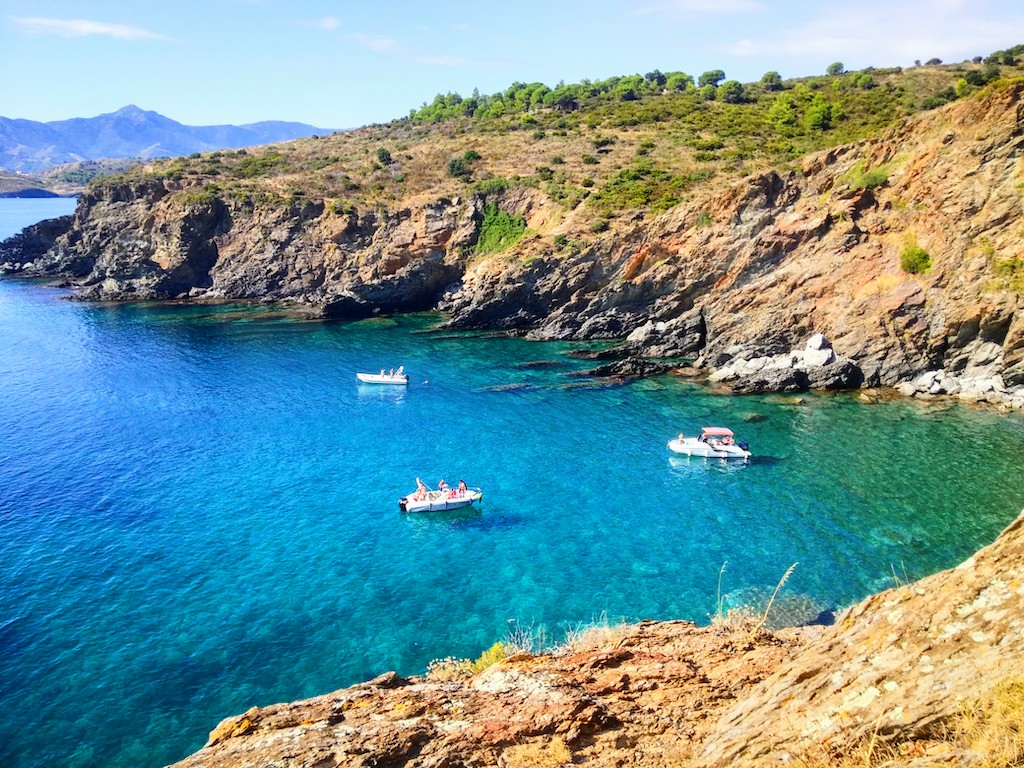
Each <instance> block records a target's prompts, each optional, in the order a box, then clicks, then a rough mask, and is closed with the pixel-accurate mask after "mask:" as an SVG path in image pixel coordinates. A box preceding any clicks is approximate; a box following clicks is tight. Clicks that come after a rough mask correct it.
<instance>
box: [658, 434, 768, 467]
mask: <svg viewBox="0 0 1024 768" xmlns="http://www.w3.org/2000/svg"><path fill="white" fill-rule="evenodd" d="M668 447H669V450H671V451H673V452H675V453H682V454H685V455H687V456H701V457H704V458H707V459H743V460H744V461H746V460H747V459H749V458H750V456H751V453H750V450H749V448H750V447H749V446H748V445H747V443H745V442H744V441H742V440H740V441H737V440H736V439H735V436H734V435H733V431H732V430H731V429H729V428H727V427H701V431H700V435H699V436H697V437H684V436H683V435H682V434H680V435H679V437H677V438H675V439H674V440H669V443H668Z"/></svg>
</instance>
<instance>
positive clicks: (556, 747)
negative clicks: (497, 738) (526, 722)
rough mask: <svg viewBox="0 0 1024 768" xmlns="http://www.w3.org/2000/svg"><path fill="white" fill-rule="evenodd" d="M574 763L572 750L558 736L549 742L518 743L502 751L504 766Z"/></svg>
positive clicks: (556, 767)
mask: <svg viewBox="0 0 1024 768" xmlns="http://www.w3.org/2000/svg"><path fill="white" fill-rule="evenodd" d="M571 763H572V752H571V751H569V747H567V746H566V744H565V742H564V741H562V740H561V739H560V738H558V737H557V736H556V737H555V738H553V739H552V740H551V741H549V742H548V743H547V744H537V743H534V742H531V743H529V744H516V745H514V746H511V747H509V748H508V749H506V750H505V751H504V752H502V753H501V759H500V760H499V763H498V764H499V765H501V766H504V768H560V766H563V765H570V764H571Z"/></svg>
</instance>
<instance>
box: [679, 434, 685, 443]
mask: <svg viewBox="0 0 1024 768" xmlns="http://www.w3.org/2000/svg"><path fill="white" fill-rule="evenodd" d="M685 439H686V438H685V437H684V436H683V433H682V432H680V433H679V442H680V443H681V442H683V440H685Z"/></svg>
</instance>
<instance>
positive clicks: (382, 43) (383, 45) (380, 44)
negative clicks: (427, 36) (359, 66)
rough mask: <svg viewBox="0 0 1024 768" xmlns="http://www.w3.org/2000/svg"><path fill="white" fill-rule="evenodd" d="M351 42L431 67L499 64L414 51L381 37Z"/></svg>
mask: <svg viewBox="0 0 1024 768" xmlns="http://www.w3.org/2000/svg"><path fill="white" fill-rule="evenodd" d="M352 41H353V42H355V43H356V45H359V46H361V47H363V48H366V49H368V50H371V51H373V52H375V53H381V54H384V55H387V56H393V57H395V58H397V59H402V60H404V61H411V62H413V63H414V64H422V65H424V66H433V67H490V66H496V65H497V64H498V63H499V62H496V61H483V60H477V59H468V58H465V57H463V56H451V55H448V54H431V53H423V52H422V51H417V50H414V49H413V48H410V47H409V46H407V45H405V44H403V43H401V42H399V41H398V40H395V39H394V38H391V37H384V36H383V35H366V34H362V33H360V34H355V35H352Z"/></svg>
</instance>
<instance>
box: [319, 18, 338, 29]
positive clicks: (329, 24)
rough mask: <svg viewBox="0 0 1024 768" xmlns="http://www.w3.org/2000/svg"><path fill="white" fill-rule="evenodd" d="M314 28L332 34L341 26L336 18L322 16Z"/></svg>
mask: <svg viewBox="0 0 1024 768" xmlns="http://www.w3.org/2000/svg"><path fill="white" fill-rule="evenodd" d="M316 26H317V27H318V28H320V29H322V30H324V31H325V32H333V31H334V30H335V29H337V28H338V27H340V26H341V19H339V18H338V17H337V16H324V17H323V18H322V19H320V21H318V22H317V23H316Z"/></svg>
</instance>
